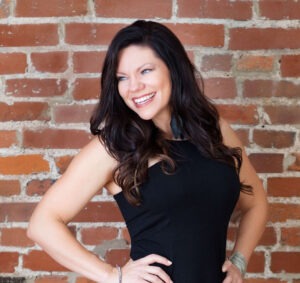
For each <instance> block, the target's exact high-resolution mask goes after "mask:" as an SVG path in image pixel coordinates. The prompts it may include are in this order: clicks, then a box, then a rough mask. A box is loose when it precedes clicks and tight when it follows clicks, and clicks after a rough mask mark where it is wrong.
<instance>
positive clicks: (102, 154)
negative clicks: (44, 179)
mask: <svg viewBox="0 0 300 283" xmlns="http://www.w3.org/2000/svg"><path fill="white" fill-rule="evenodd" d="M115 166H116V161H115V160H114V159H113V158H112V157H111V156H109V154H108V153H107V152H106V150H105V148H104V146H103V145H102V144H101V143H100V142H99V140H98V139H97V138H95V139H93V140H92V141H91V142H90V143H89V144H88V145H87V146H85V147H84V148H83V149H82V150H81V151H80V153H79V154H78V155H77V156H76V157H75V158H74V159H73V160H72V162H71V164H70V166H69V167H68V169H67V171H66V172H65V173H64V174H63V176H62V177H61V178H60V179H59V180H58V181H57V182H55V183H54V184H53V186H52V187H51V188H50V189H49V190H48V191H47V193H46V194H45V196H44V197H43V199H42V200H41V202H40V203H39V204H38V205H37V207H36V209H35V210H34V212H33V215H32V217H31V219H30V223H29V228H28V232H27V234H28V236H29V238H31V239H32V240H34V241H35V242H37V243H38V244H39V245H40V246H41V247H42V248H43V249H44V250H45V251H46V252H47V253H48V254H49V255H50V256H51V257H53V258H54V259H55V260H56V261H57V262H59V263H60V264H62V265H63V266H65V267H67V268H69V269H70V270H73V271H76V272H78V273H80V274H82V275H84V276H86V277H87V278H90V279H91V280H94V281H97V282H108V281H107V279H108V278H109V277H112V275H113V274H114V273H115V275H113V276H115V277H116V278H118V274H117V271H116V270H115V268H113V267H112V266H111V265H109V264H107V263H105V262H103V261H101V260H100V259H99V258H98V257H97V256H96V255H94V254H93V253H91V252H89V251H87V250H86V249H85V248H84V247H83V246H82V245H81V244H80V243H79V242H78V241H77V240H76V239H75V238H74V236H73V235H72V234H71V233H70V231H69V229H68V228H67V226H66V225H67V223H68V222H69V221H71V220H72V218H73V217H74V216H75V215H76V214H78V213H79V212H80V211H81V210H82V209H83V208H84V206H85V205H86V204H87V202H88V201H89V200H90V199H91V198H92V197H93V196H94V195H95V194H96V192H97V191H98V190H99V189H100V188H102V187H104V186H105V184H106V183H108V182H110V181H111V180H112V172H113V169H114V167H115ZM116 282H117V281H116Z"/></svg>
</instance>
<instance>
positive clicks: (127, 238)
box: [121, 228, 131, 244]
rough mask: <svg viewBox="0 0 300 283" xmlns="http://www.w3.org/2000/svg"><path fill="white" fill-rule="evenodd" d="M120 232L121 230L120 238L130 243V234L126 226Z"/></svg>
mask: <svg viewBox="0 0 300 283" xmlns="http://www.w3.org/2000/svg"><path fill="white" fill-rule="evenodd" d="M121 232H122V233H121V235H122V238H123V239H124V240H125V241H126V243H127V244H130V242H131V239H130V234H129V232H128V229H127V228H123V229H122V231H121Z"/></svg>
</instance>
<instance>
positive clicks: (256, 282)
mask: <svg viewBox="0 0 300 283" xmlns="http://www.w3.org/2000/svg"><path fill="white" fill-rule="evenodd" d="M243 282H244V283H287V281H285V280H281V279H273V278H248V279H244V281H243Z"/></svg>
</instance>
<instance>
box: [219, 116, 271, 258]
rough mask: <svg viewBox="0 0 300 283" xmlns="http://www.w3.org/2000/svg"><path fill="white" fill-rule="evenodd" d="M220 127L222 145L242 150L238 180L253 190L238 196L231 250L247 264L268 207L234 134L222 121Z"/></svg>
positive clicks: (260, 233)
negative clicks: (236, 232)
mask: <svg viewBox="0 0 300 283" xmlns="http://www.w3.org/2000/svg"><path fill="white" fill-rule="evenodd" d="M220 126H221V131H222V135H223V140H224V144H226V145H227V146H230V147H240V148H241V149H242V158H243V161H242V166H241V171H240V180H241V181H242V182H243V183H244V184H246V185H250V186H252V189H253V194H246V193H243V192H241V194H240V197H239V200H238V203H237V207H236V209H237V210H238V211H239V212H240V215H241V219H240V225H239V229H238V234H237V239H236V242H235V246H234V249H233V253H234V252H240V253H241V254H242V255H243V256H244V258H245V260H246V262H249V259H250V256H251V254H252V252H253V250H254V249H255V247H256V245H257V244H258V241H259V239H260V237H261V236H262V234H263V231H264V229H265V225H266V221H267V207H268V205H267V198H266V193H265V191H264V188H263V186H262V183H261V181H260V180H259V177H258V176H257V174H256V172H255V170H254V168H253V166H252V165H251V163H250V161H249V159H248V157H247V155H246V152H245V150H244V147H243V145H242V143H241V142H240V140H239V139H238V137H237V135H236V134H235V132H234V131H233V130H232V128H231V127H230V126H229V125H228V123H227V122H226V121H224V120H222V119H221V120H220Z"/></svg>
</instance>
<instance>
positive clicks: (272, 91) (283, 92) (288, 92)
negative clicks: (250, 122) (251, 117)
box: [244, 80, 300, 98]
mask: <svg viewBox="0 0 300 283" xmlns="http://www.w3.org/2000/svg"><path fill="white" fill-rule="evenodd" d="M244 96H245V97H273V96H274V97H288V98H299V97H300V84H294V83H293V82H289V81H273V80H246V81H245V82H244Z"/></svg>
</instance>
